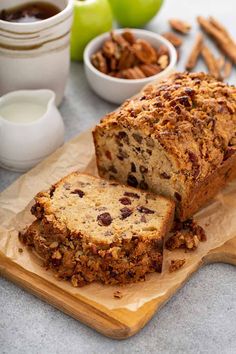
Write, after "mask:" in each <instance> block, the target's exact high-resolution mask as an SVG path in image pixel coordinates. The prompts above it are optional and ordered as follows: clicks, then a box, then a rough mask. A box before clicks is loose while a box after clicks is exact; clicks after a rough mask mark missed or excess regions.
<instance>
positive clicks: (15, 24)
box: [0, 0, 74, 29]
mask: <svg viewBox="0 0 236 354" xmlns="http://www.w3.org/2000/svg"><path fill="white" fill-rule="evenodd" d="M73 7H74V0H68V3H67V5H66V7H65V8H64V9H63V10H62V11H60V12H58V14H56V15H54V16H51V17H49V18H46V19H45V20H41V21H38V22H9V21H4V20H1V19H0V23H4V25H5V26H10V27H11V28H12V29H13V27H16V28H17V27H19V26H20V27H25V28H27V27H30V26H32V25H33V26H34V27H35V28H37V27H41V26H42V23H43V24H47V23H50V22H51V21H52V20H54V19H55V18H56V19H60V18H61V17H63V16H64V14H65V13H66V12H68V11H69V10H71V9H73Z"/></svg>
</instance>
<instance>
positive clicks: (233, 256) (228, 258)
mask: <svg viewBox="0 0 236 354" xmlns="http://www.w3.org/2000/svg"><path fill="white" fill-rule="evenodd" d="M203 261H204V263H205V264H209V263H216V262H222V263H228V264H232V265H236V237H234V238H233V239H231V240H230V241H227V242H226V243H225V244H223V246H220V247H218V248H216V249H214V250H212V251H211V252H209V253H208V255H206V256H205V257H204V259H203Z"/></svg>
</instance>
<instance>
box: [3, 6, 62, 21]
mask: <svg viewBox="0 0 236 354" xmlns="http://www.w3.org/2000/svg"><path fill="white" fill-rule="evenodd" d="M60 11H61V10H60V9H59V8H58V7H57V6H55V5H54V4H50V3H49V2H41V1H37V2H29V3H25V4H22V5H20V6H16V7H12V8H10V9H3V10H1V12H0V19H1V20H3V21H8V22H18V23H26V22H38V21H42V20H46V19H47V18H50V17H52V16H55V15H56V14H58V13H59V12H60Z"/></svg>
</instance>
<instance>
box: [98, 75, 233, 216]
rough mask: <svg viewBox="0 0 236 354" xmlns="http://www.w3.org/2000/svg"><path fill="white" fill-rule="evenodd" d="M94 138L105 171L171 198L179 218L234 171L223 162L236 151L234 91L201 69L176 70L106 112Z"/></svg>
mask: <svg viewBox="0 0 236 354" xmlns="http://www.w3.org/2000/svg"><path fill="white" fill-rule="evenodd" d="M94 142H95V147H96V155H97V165H98V170H99V174H100V175H101V176H102V177H105V178H109V179H115V180H118V181H120V182H122V183H126V184H128V185H131V186H133V187H139V188H141V189H145V190H146V189H149V190H151V191H152V192H155V193H159V194H162V195H165V196H168V197H171V198H173V199H174V200H175V201H176V202H177V212H178V216H179V217H180V218H181V219H182V220H184V219H186V218H188V217H190V216H191V215H192V214H193V213H194V212H195V211H196V210H198V209H199V207H201V206H202V205H203V204H204V203H205V202H206V201H207V200H209V199H210V198H211V197H212V196H213V195H214V194H215V193H216V192H217V191H218V190H219V188H220V187H221V186H223V185H224V183H225V181H226V180H228V179H230V178H232V177H234V176H236V171H235V169H231V170H230V167H232V165H233V163H231V162H228V160H230V161H232V160H233V159H235V156H236V154H235V152H236V89H235V87H232V86H228V85H226V84H224V83H222V82H219V81H217V80H215V79H214V78H212V77H211V76H209V75H206V74H204V73H177V74H174V75H172V76H171V77H170V78H169V79H167V80H165V81H163V82H161V83H157V84H155V83H154V84H151V85H148V86H146V87H145V88H144V89H143V91H142V92H141V93H140V94H139V95H137V96H135V97H134V98H133V99H130V100H127V101H126V102H125V103H124V104H123V105H122V106H121V107H120V108H119V109H118V110H117V111H115V112H113V113H111V114H108V115H107V116H106V117H105V118H104V119H103V120H102V121H101V123H100V124H99V125H97V127H96V128H95V130H94ZM108 155H109V159H108V158H107V156H108ZM224 162H227V163H224ZM234 165H235V164H234ZM221 167H222V169H221V172H220V174H221V177H220V178H221V179H220V180H219V178H218V180H217V178H216V177H214V181H215V185H213V186H212V189H211V191H209V190H206V184H207V183H209V184H211V181H209V178H211V176H213V175H214V174H215V173H217V171H218V169H219V168H221ZM223 175H224V176H225V175H227V176H226V177H223ZM204 188H205V189H204ZM207 189H209V188H207ZM196 190H197V191H198V195H196V193H197V192H196ZM194 196H195V197H194ZM192 199H194V201H192Z"/></svg>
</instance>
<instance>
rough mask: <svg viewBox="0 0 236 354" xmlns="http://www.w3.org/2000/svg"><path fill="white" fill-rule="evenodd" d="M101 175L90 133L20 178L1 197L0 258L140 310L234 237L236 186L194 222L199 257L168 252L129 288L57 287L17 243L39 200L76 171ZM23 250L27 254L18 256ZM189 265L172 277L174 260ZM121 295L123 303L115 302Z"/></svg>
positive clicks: (100, 299)
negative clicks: (201, 235) (203, 236)
mask: <svg viewBox="0 0 236 354" xmlns="http://www.w3.org/2000/svg"><path fill="white" fill-rule="evenodd" d="M75 170H79V171H81V172H87V173H91V174H97V171H96V166H95V157H94V147H93V142H92V135H91V132H90V131H89V132H86V133H84V134H82V135H80V136H78V137H76V138H74V139H73V140H71V141H70V142H68V143H67V144H65V145H64V146H63V147H61V148H60V149H59V150H57V151H56V152H55V153H54V154H53V155H51V156H50V157H49V158H47V159H46V160H45V161H43V162H42V163H40V164H39V165H38V166H36V167H35V168H34V169H32V170H31V171H29V172H28V173H26V174H25V175H23V176H22V177H20V178H19V179H18V180H17V181H16V182H15V183H13V184H12V185H11V186H10V187H9V188H7V189H6V190H5V191H4V192H3V193H2V194H1V195H0V255H1V256H5V257H7V258H8V259H10V260H11V261H13V262H15V263H16V264H18V265H19V266H21V267H23V268H24V269H26V270H27V271H28V272H31V273H34V274H36V275H38V276H40V277H42V278H44V279H45V280H47V281H48V282H50V283H53V284H54V285H55V286H57V287H58V288H61V289H63V290H65V291H66V292H68V293H69V294H71V295H73V296H75V297H76V296H78V295H82V296H84V297H86V298H88V299H90V300H92V301H95V302H97V303H99V304H101V305H103V306H105V307H107V308H109V309H116V308H126V309H129V310H131V311H135V310H137V309H138V308H139V307H141V306H142V305H144V304H145V303H146V302H148V301H150V300H152V299H154V298H158V297H161V296H163V295H165V294H166V293H169V292H170V291H171V289H172V288H173V286H176V285H177V284H181V283H182V282H183V280H184V279H186V278H187V276H188V274H189V273H190V272H191V270H192V269H193V268H195V266H196V264H197V263H199V260H201V259H202V258H203V257H204V256H205V255H207V253H208V252H209V251H210V250H212V249H214V248H216V247H219V246H221V245H222V244H224V243H225V242H226V241H227V240H229V239H231V238H233V237H234V236H236V181H234V182H232V183H230V184H229V185H228V186H227V187H226V189H225V190H224V191H223V192H222V193H220V194H219V195H218V196H217V197H216V198H215V199H214V200H213V201H212V202H211V203H210V204H209V205H208V206H207V207H206V208H204V209H203V210H202V211H201V212H199V213H198V214H197V216H196V219H197V221H198V222H199V224H200V225H201V226H203V227H204V228H205V230H206V233H207V242H202V243H200V245H199V247H198V249H197V251H195V252H189V253H185V252H184V251H182V250H181V251H172V252H169V251H167V250H165V254H164V271H163V272H162V274H152V275H150V276H148V277H147V280H146V281H145V282H140V283H136V284H131V285H127V286H122V287H118V286H104V285H101V284H97V283H94V284H91V285H87V286H85V287H83V288H74V287H72V285H71V284H70V283H69V282H66V281H58V280H57V279H56V278H55V277H54V275H53V273H52V272H51V271H46V270H45V269H44V268H42V265H41V263H40V261H39V259H38V258H36V256H35V255H33V254H32V253H31V252H29V251H28V250H27V248H25V247H24V246H22V244H21V243H20V242H19V241H18V231H19V230H21V229H23V228H24V227H25V226H26V225H29V224H30V223H31V222H32V221H33V220H34V217H33V216H32V215H31V213H30V207H31V206H32V204H33V201H32V200H33V197H34V196H35V194H36V193H37V192H39V191H41V190H43V189H46V188H48V187H49V186H50V185H51V184H52V183H54V182H56V181H57V180H58V179H60V178H61V177H63V176H65V175H67V174H69V173H70V172H72V171H75ZM19 248H23V253H19ZM179 258H181V259H183V258H185V259H186V264H185V265H184V267H183V268H181V269H180V270H178V271H177V272H174V273H169V272H168V264H169V262H170V260H172V259H179ZM117 290H119V291H120V292H121V294H122V298H121V299H115V298H114V292H115V291H117Z"/></svg>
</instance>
